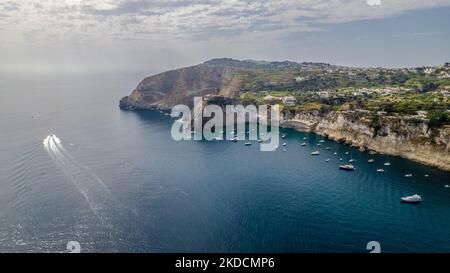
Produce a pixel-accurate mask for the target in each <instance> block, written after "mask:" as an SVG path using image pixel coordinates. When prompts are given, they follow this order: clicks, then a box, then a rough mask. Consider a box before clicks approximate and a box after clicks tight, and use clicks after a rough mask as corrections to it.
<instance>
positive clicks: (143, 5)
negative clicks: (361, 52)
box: [0, 0, 450, 41]
mask: <svg viewBox="0 0 450 273" xmlns="http://www.w3.org/2000/svg"><path fill="white" fill-rule="evenodd" d="M446 5H450V0H429V1H419V0H397V1H395V0H391V1H388V0H386V1H383V2H382V4H381V5H374V6H369V5H368V4H367V3H366V1H364V0H328V1H325V0H258V1H252V0H211V1H208V0H90V1H87V0H58V1H54V0H39V1H38V0H17V1H14V2H13V1H6V2H3V3H0V14H2V16H1V17H0V28H1V29H3V31H2V33H0V35H3V36H14V35H20V36H22V37H26V38H31V39H48V38H51V39H76V40H79V39H92V38H94V39H99V38H105V39H109V38H111V39H143V40H146V39H147V40H148V39H150V40H154V41H158V40H164V39H168V38H172V39H208V38H210V39H211V38H217V37H227V38H230V37H237V38H241V37H242V36H243V35H250V36H255V35H257V36H259V37H267V36H268V35H277V36H278V35H289V34H291V33H298V32H302V31H313V30H318V29H320V27H321V26H323V24H333V23H341V22H349V21H357V20H365V19H376V18H383V17H387V16H393V15H396V14H399V13H402V12H405V11H410V10H417V9H426V8H433V7H439V6H446ZM19 18H20V20H19ZM5 30H6V31H5ZM8 30H9V31H8ZM5 32H8V33H5ZM2 38H3V37H2Z"/></svg>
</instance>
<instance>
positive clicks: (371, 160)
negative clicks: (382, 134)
mask: <svg viewBox="0 0 450 273" xmlns="http://www.w3.org/2000/svg"><path fill="white" fill-rule="evenodd" d="M374 162H375V160H373V159H369V160H368V161H367V163H374Z"/></svg>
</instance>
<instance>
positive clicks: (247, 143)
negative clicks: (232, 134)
mask: <svg viewBox="0 0 450 273" xmlns="http://www.w3.org/2000/svg"><path fill="white" fill-rule="evenodd" d="M244 145H245V146H250V145H252V144H251V143H250V142H245V144H244Z"/></svg>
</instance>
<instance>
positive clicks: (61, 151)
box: [43, 134, 119, 225]
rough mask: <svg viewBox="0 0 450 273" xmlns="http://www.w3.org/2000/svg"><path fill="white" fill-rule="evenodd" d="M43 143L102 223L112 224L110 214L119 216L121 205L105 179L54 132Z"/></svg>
mask: <svg viewBox="0 0 450 273" xmlns="http://www.w3.org/2000/svg"><path fill="white" fill-rule="evenodd" d="M43 144H44V148H45V150H46V151H47V152H48V154H49V155H50V157H51V158H52V160H53V162H54V163H55V164H56V165H57V166H58V168H60V169H61V170H62V171H63V172H64V174H65V175H66V176H67V177H68V178H69V179H70V180H71V181H72V182H73V184H74V185H75V187H76V188H77V189H78V190H79V191H80V193H81V194H82V195H83V197H84V199H86V201H87V203H88V205H89V208H90V209H91V210H92V212H93V213H94V214H95V215H96V216H97V217H98V218H99V219H100V221H101V222H102V224H104V225H110V224H111V223H110V219H111V217H109V216H112V217H114V216H117V209H119V206H118V205H117V202H116V200H114V198H113V197H112V195H111V193H110V191H109V190H108V188H107V187H106V185H105V184H104V183H103V181H102V180H101V179H100V178H99V177H98V176H96V175H95V174H94V173H93V172H92V171H91V170H90V169H89V168H88V167H87V166H85V165H83V164H81V163H80V162H78V160H76V159H75V158H74V157H73V156H72V155H71V154H70V153H69V152H67V150H66V149H65V148H64V146H63V145H62V142H61V140H60V139H59V138H58V137H57V136H55V135H53V134H51V135H49V136H47V137H46V138H45V139H44V141H43Z"/></svg>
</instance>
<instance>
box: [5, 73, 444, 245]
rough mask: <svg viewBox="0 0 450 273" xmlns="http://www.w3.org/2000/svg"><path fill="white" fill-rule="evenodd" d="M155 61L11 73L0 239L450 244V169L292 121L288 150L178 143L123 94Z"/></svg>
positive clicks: (164, 124)
mask: <svg viewBox="0 0 450 273" xmlns="http://www.w3.org/2000/svg"><path fill="white" fill-rule="evenodd" d="M146 74H148V73H144V72H121V73H107V72H103V73H99V72H97V73H65V72H64V73H63V72H60V73H22V74H20V75H19V74H14V73H5V72H2V73H0V113H1V115H0V125H1V132H0V251H1V252H11V251H12V252H15V251H26V252H34V251H45V252H48V251H50V252H59V251H65V249H66V245H67V242H68V241H78V242H80V244H81V250H82V251H86V252H92V251H101V252H116V251H125V252H142V251H145V252H176V251H181V252H222V251H223V252H367V250H366V244H367V242H369V241H379V242H380V244H381V249H382V251H385V252H448V251H450V228H449V227H450V189H448V188H445V187H444V186H445V185H446V184H450V173H448V172H443V171H439V170H437V169H435V168H431V167H427V166H423V165H420V164H417V163H414V162H411V161H407V160H404V159H401V158H397V157H389V156H382V155H369V154H368V153H363V152H359V151H357V150H355V149H352V148H350V147H348V146H344V145H342V144H338V143H335V142H332V141H329V140H325V143H323V144H322V146H320V147H317V146H316V144H317V143H318V142H319V140H321V139H323V138H322V137H320V136H317V135H313V134H305V133H299V132H294V131H291V130H283V131H282V133H286V134H287V137H286V138H285V139H283V140H282V141H283V142H286V143H287V146H286V149H287V151H286V152H282V149H280V150H278V151H276V152H260V151H259V145H257V143H254V145H252V146H244V143H243V142H237V143H234V142H224V141H221V142H218V141H213V142H207V141H184V142H175V141H173V140H172V138H171V136H170V128H171V125H172V121H171V119H170V118H169V117H167V116H164V115H161V114H160V113H158V112H126V111H121V110H120V109H119V108H118V106H117V105H118V101H119V99H120V98H121V97H122V96H124V95H127V94H128V93H129V91H130V90H132V89H133V88H134V87H135V85H136V84H137V83H138V81H139V80H140V79H141V78H142V77H143V76H144V75H146ZM51 133H54V134H55V135H56V136H57V137H58V138H59V139H60V141H61V143H60V144H59V143H56V141H55V142H54V143H53V142H52V143H51V145H50V146H51V147H52V148H47V149H46V148H45V147H44V145H43V140H44V138H46V137H47V136H48V135H49V134H51ZM303 137H307V140H306V142H307V144H308V145H307V146H306V147H301V146H300V143H302V142H303V140H302V139H303ZM327 146H329V147H331V150H325V147H327ZM314 150H319V151H320V152H321V155H320V156H311V155H310V153H311V152H312V151H314ZM334 152H337V153H338V155H334V154H333V153H334ZM346 152H349V155H346V154H345V153H346ZM350 154H351V155H350ZM350 156H352V157H353V158H354V159H355V160H356V162H355V163H354V165H355V167H356V171H354V172H345V171H339V170H338V166H339V164H341V162H339V158H340V157H342V158H343V159H344V161H345V160H348V159H350ZM327 158H330V162H328V163H327V162H325V159H327ZM370 158H373V159H375V160H376V162H375V163H374V164H368V163H367V160H368V159H370ZM387 161H389V162H391V163H392V165H391V166H389V167H386V166H383V163H384V162H387ZM377 168H385V169H386V172H385V173H377V172H376V169H377ZM406 173H413V174H414V177H413V178H405V177H404V174H406ZM425 174H429V177H428V178H425V177H424V175H425ZM415 193H418V194H421V195H422V197H423V198H424V202H423V203H421V204H419V205H408V204H401V203H400V202H399V199H400V197H402V196H406V195H411V194H415Z"/></svg>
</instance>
